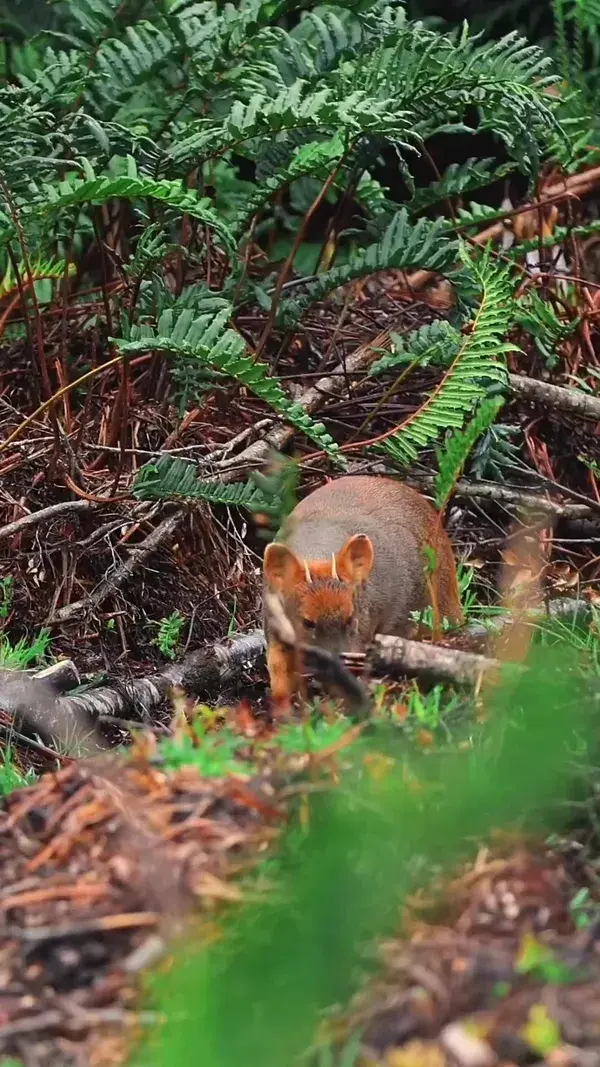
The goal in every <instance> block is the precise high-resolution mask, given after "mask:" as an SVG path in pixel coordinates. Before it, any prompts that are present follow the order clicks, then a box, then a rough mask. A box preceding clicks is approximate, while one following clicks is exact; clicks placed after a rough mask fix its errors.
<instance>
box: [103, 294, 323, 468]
mask: <svg viewBox="0 0 600 1067" xmlns="http://www.w3.org/2000/svg"><path fill="white" fill-rule="evenodd" d="M216 302H217V298H214V297H213V298H211V310H210V311H208V312H206V313H205V314H202V304H201V303H200V305H199V306H197V307H196V308H195V309H194V308H184V309H183V310H179V309H178V308H177V307H175V308H167V309H166V310H165V311H163V313H162V314H161V316H160V318H159V320H158V323H157V325H156V328H153V327H151V326H148V325H144V326H134V327H133V328H132V330H131V336H130V338H114V339H113V340H114V344H115V345H116V347H117V348H118V349H119V351H121V352H129V353H131V352H147V351H158V352H169V353H171V354H173V355H174V356H180V357H181V358H184V359H188V360H199V361H200V362H201V363H203V364H205V365H208V366H209V367H211V368H212V369H213V370H216V371H220V372H221V373H222V374H227V375H229V377H231V378H233V379H234V380H235V381H237V382H239V384H240V385H244V386H246V388H248V389H250V390H251V391H252V392H253V393H254V394H255V396H258V397H260V399H261V400H263V401H264V402H265V403H266V404H268V405H269V407H271V408H272V409H273V410H274V411H275V412H276V413H277V414H278V415H280V416H281V417H282V418H283V419H285V421H286V422H289V423H290V424H291V425H292V426H295V427H296V428H297V429H298V430H300V431H301V432H302V433H304V434H306V436H307V437H309V438H311V439H312V440H313V441H314V442H315V444H317V445H318V447H319V448H320V449H322V450H323V451H324V452H326V453H327V455H329V456H330V457H331V458H333V459H336V460H337V462H338V463H343V462H344V461H343V457H342V454H341V453H340V450H339V446H338V445H337V444H336V443H335V441H334V440H333V438H332V437H331V435H330V434H329V433H328V432H327V430H326V428H325V426H324V425H323V423H322V422H316V421H315V420H314V419H313V418H312V417H311V416H310V415H309V414H308V412H307V411H305V409H304V408H303V407H302V405H301V404H297V403H293V402H292V401H291V400H290V399H289V397H288V396H286V394H285V392H284V390H283V387H282V385H281V382H280V381H279V379H278V378H276V377H274V376H273V375H271V374H270V373H269V368H268V366H267V365H266V363H261V362H259V361H258V360H256V359H254V358H253V357H252V356H250V355H248V354H247V352H248V349H247V346H246V343H245V341H244V339H243V338H242V337H241V336H240V334H239V333H237V331H235V330H233V329H231V328H230V327H229V325H228V324H229V321H230V319H231V310H232V309H231V306H230V304H229V303H228V302H227V301H225V300H222V301H221V305H222V306H221V310H219V311H216V312H215V310H214V307H215V304H216Z"/></svg>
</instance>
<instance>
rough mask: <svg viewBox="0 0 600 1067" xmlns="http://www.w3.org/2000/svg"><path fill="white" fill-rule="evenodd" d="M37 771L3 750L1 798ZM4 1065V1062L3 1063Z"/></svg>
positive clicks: (26, 782)
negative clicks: (24, 767)
mask: <svg viewBox="0 0 600 1067" xmlns="http://www.w3.org/2000/svg"><path fill="white" fill-rule="evenodd" d="M35 779H36V774H35V771H33V770H31V769H29V770H28V771H26V772H25V773H23V772H22V771H21V770H19V768H18V767H17V765H16V763H15V762H14V756H13V750H12V747H11V746H10V745H7V746H6V748H4V749H3V750H2V762H1V763H0V796H3V797H5V796H7V795H8V794H9V793H12V792H13V791H14V790H15V789H22V788H23V787H24V786H27V785H32V784H33V782H35ZM2 1063H4V1060H3V1061H2Z"/></svg>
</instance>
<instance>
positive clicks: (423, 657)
mask: <svg viewBox="0 0 600 1067" xmlns="http://www.w3.org/2000/svg"><path fill="white" fill-rule="evenodd" d="M367 658H368V662H369V664H370V665H372V666H373V667H374V668H375V670H383V671H385V672H386V673H389V672H394V673H395V672H400V673H402V674H408V675H410V676H411V677H413V676H414V677H416V678H423V679H427V680H430V681H431V680H432V681H438V682H451V683H453V684H455V685H467V684H474V685H478V684H479V682H480V680H481V678H482V677H483V675H484V674H486V673H488V672H490V671H497V670H500V669H501V667H502V666H503V664H502V663H501V662H500V660H497V659H491V658H490V657H489V656H478V655H476V654H475V653H474V652H461V651H459V650H458V649H454V648H444V647H443V646H441V645H431V644H426V643H425V642H422V641H409V640H408V639H407V638H404V637H390V636H387V635H385V634H378V635H377V636H376V637H375V641H374V642H373V647H372V649H371V650H370V652H369V653H368V656H367Z"/></svg>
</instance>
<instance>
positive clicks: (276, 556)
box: [265, 534, 373, 652]
mask: <svg viewBox="0 0 600 1067" xmlns="http://www.w3.org/2000/svg"><path fill="white" fill-rule="evenodd" d="M372 565H373V546H372V544H371V541H370V540H369V538H368V537H364V536H363V535H361V534H359V535H356V536H355V537H352V538H350V540H349V541H348V542H347V543H346V544H345V545H344V547H343V548H342V549H341V551H340V552H339V553H338V554H337V556H336V558H335V569H334V560H333V559H332V560H300V559H299V558H298V557H297V556H296V555H295V553H294V552H292V551H291V549H289V548H288V547H287V546H286V545H281V544H277V543H275V544H272V545H269V546H268V548H267V550H266V552H265V578H266V581H267V584H268V585H269V586H270V587H271V588H272V589H274V590H275V591H276V592H278V593H279V594H280V595H281V597H282V599H283V604H284V609H285V612H286V615H287V616H288V618H289V619H290V622H291V623H292V625H293V626H294V630H295V632H296V635H297V637H298V639H299V640H301V641H304V642H309V643H314V644H316V645H319V646H320V647H321V648H325V649H327V650H329V651H330V652H344V651H350V650H352V648H353V645H354V643H355V640H356V634H357V614H356V603H355V596H356V591H357V588H358V587H359V585H360V584H361V583H362V582H364V581H365V580H366V578H367V577H368V575H369V573H370V570H371V567H372ZM307 571H308V574H307ZM309 577H310V581H309Z"/></svg>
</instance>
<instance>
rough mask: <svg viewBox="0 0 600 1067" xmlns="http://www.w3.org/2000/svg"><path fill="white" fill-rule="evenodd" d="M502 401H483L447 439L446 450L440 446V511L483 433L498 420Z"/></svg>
mask: <svg viewBox="0 0 600 1067" xmlns="http://www.w3.org/2000/svg"><path fill="white" fill-rule="evenodd" d="M503 404H504V399H503V397H489V398H488V399H486V400H482V401H481V403H480V404H479V405H478V407H477V411H476V413H475V415H474V416H473V418H472V419H471V420H470V422H468V423H467V425H466V426H465V428H464V429H463V430H457V431H456V432H455V433H453V434H452V436H451V437H450V438H449V440H447V441H446V442H445V444H444V447H443V449H437V458H438V474H437V476H436V479H435V482H434V486H435V502H436V505H437V507H438V508H439V509H440V511H441V510H442V508H443V507H445V505H446V503H447V502H448V499H449V498H450V496H451V494H452V493H453V491H454V487H455V485H456V483H457V481H458V479H459V478H460V476H461V474H462V471H463V468H464V465H465V463H466V462H467V459H468V458H469V455H470V453H471V450H472V449H473V447H474V446H475V444H476V443H477V441H478V440H479V438H480V437H481V435H482V434H483V433H485V431H486V430H489V428H490V426H491V425H492V423H494V422H495V421H496V417H497V415H498V412H499V411H500V408H501V407H502V405H503Z"/></svg>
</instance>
